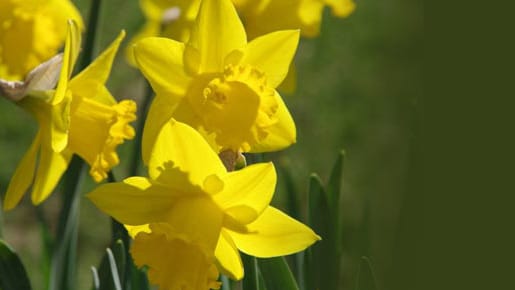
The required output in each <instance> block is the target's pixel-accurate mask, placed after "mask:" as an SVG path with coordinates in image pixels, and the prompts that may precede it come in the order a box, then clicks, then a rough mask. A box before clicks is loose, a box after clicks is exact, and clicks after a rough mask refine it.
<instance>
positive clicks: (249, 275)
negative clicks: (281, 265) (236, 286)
mask: <svg viewBox="0 0 515 290" xmlns="http://www.w3.org/2000/svg"><path fill="white" fill-rule="evenodd" d="M241 259H242V261H243V268H244V269H245V277H243V281H242V283H243V289H245V290H259V276H258V275H259V273H258V265H257V261H256V258H254V257H252V256H249V255H246V254H243V253H242V254H241Z"/></svg>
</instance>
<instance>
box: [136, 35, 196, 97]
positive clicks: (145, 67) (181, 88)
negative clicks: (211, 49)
mask: <svg viewBox="0 0 515 290" xmlns="http://www.w3.org/2000/svg"><path fill="white" fill-rule="evenodd" d="M183 54H184V44H183V43H180V42H177V41H175V40H171V39H167V38H159V37H148V38H145V39H142V40H140V41H138V42H137V43H136V44H135V45H134V58H135V59H136V64H137V66H138V68H139V69H140V70H141V72H142V73H143V75H144V76H145V78H146V79H147V80H148V81H149V82H150V85H151V86H152V89H154V91H155V92H156V94H157V95H161V96H166V97H168V98H170V99H171V100H170V101H171V102H178V101H179V99H180V98H181V97H182V96H183V95H184V94H185V93H186V88H187V87H188V84H189V82H190V78H189V76H188V75H187V74H186V72H185V71H184V64H183Z"/></svg>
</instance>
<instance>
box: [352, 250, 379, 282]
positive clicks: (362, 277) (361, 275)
mask: <svg viewBox="0 0 515 290" xmlns="http://www.w3.org/2000/svg"><path fill="white" fill-rule="evenodd" d="M376 289H377V287H376V279H375V275H374V270H373V269H372V264H371V263H370V260H369V259H368V258H367V257H365V256H363V257H361V263H360V264H359V269H358V275H357V277H356V290H376Z"/></svg>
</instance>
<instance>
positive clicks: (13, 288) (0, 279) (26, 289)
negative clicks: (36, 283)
mask: <svg viewBox="0 0 515 290" xmlns="http://www.w3.org/2000/svg"><path fill="white" fill-rule="evenodd" d="M0 289H2V290H30V289H31V287H30V282H29V278H28V276H27V272H26V271H25V268H24V267H23V264H22V262H21V260H20V258H19V257H18V255H17V254H16V253H15V252H14V251H13V250H12V249H11V248H10V247H9V246H8V245H7V243H5V242H4V241H2V240H0Z"/></svg>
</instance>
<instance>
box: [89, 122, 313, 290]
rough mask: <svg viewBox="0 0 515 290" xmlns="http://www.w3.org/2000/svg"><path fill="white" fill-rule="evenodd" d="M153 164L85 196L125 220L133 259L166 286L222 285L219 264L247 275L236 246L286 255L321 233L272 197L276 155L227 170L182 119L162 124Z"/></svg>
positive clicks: (257, 253) (238, 274)
mask: <svg viewBox="0 0 515 290" xmlns="http://www.w3.org/2000/svg"><path fill="white" fill-rule="evenodd" d="M148 166H149V167H148V174H149V178H146V177H130V178H127V179H125V180H124V181H123V182H118V183H110V184H104V185H101V186H99V187H98V188H96V189H95V190H94V191H93V192H91V193H89V194H88V195H87V196H88V197H89V198H90V199H91V200H92V201H93V203H94V204H95V205H96V206H97V207H98V208H100V209H101V210H102V211H104V212H106V213H107V214H109V215H111V216H113V217H114V218H115V219H117V220H118V221H120V222H121V223H123V224H126V225H127V227H128V230H129V232H130V234H131V235H132V236H133V237H134V242H133V246H132V249H131V253H132V256H133V257H134V259H135V262H136V263H137V264H138V265H139V266H143V265H147V266H148V268H149V272H148V274H149V278H150V280H151V281H152V282H153V283H154V284H158V285H160V286H161V287H162V288H161V289H208V288H214V289H217V287H218V286H219V285H218V284H217V283H216V280H215V279H216V277H217V275H218V272H217V270H216V268H218V270H219V271H220V272H222V273H224V274H226V275H228V276H229V277H231V278H233V279H241V278H242V277H243V267H242V262H241V259H240V254H239V251H238V250H240V251H242V252H244V253H247V254H249V255H253V256H256V257H274V256H282V255H288V254H292V253H295V252H298V251H302V250H304V249H305V248H306V247H308V246H310V245H311V244H313V243H314V242H315V241H317V240H319V239H320V237H319V236H317V235H316V234H315V233H314V232H313V231H312V230H311V229H310V228H308V227H307V226H305V225H304V224H302V223H300V222H298V221H296V220H294V219H292V218H291V217H289V216H287V215H286V214H284V213H283V212H281V211H280V210H278V209H276V208H274V207H272V206H270V205H269V204H270V201H271V200H272V196H273V194H274V190H275V185H276V172H275V169H274V166H273V164H272V163H259V164H254V165H250V166H248V167H245V168H243V169H241V170H238V171H232V172H227V170H226V168H225V167H224V165H223V164H222V162H221V161H220V159H219V158H218V156H217V154H216V153H215V151H213V149H212V148H211V146H210V145H209V144H208V143H207V142H206V141H205V140H204V139H203V137H202V136H201V135H200V133H198V132H197V131H196V130H194V129H193V128H191V127H190V126H188V125H186V124H184V123H180V122H178V121H175V120H173V119H171V120H170V121H169V122H166V123H165V124H164V126H163V127H162V129H161V130H160V131H159V132H158V136H157V139H156V143H155V146H154V147H153V148H152V150H151V153H150V160H149V165H148ZM175 261H181V263H175ZM215 266H216V268H215Z"/></svg>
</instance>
